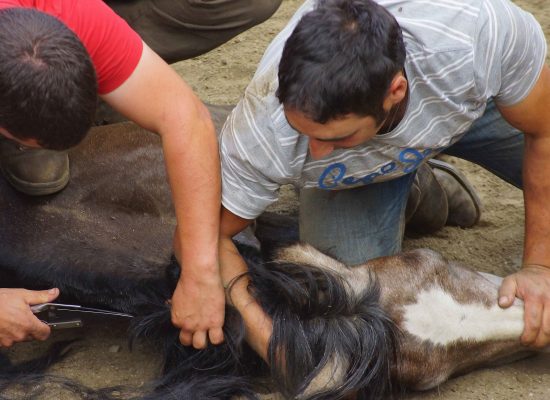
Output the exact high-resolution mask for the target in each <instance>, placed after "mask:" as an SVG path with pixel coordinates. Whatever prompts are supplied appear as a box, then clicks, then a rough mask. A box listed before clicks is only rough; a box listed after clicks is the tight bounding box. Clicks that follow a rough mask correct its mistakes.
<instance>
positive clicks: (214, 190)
mask: <svg viewBox="0 0 550 400" xmlns="http://www.w3.org/2000/svg"><path fill="white" fill-rule="evenodd" d="M201 111H202V113H205V112H206V115H203V116H201V118H194V126H187V127H185V129H186V132H181V133H180V134H177V133H175V134H174V133H172V134H163V135H162V137H163V148H164V154H165V158H166V165H167V170H168V177H169V181H170V187H171V188H172V196H173V201H174V207H175V213H176V219H177V222H178V236H177V237H176V240H177V243H176V247H178V246H179V250H180V254H179V256H180V257H181V259H180V261H181V262H182V264H183V265H185V266H193V265H202V266H208V265H211V266H212V265H215V264H217V252H218V237H219V212H220V186H221V185H220V163H219V157H218V146H217V140H216V137H215V132H214V128H213V126H212V124H211V122H210V120H209V117H208V114H207V110H206V109H205V108H204V109H203V110H199V111H198V112H199V113H200V112H201ZM214 272H215V273H218V271H217V270H216V271H212V270H210V271H205V270H201V271H200V273H214Z"/></svg>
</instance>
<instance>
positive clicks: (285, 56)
mask: <svg viewBox="0 0 550 400" xmlns="http://www.w3.org/2000/svg"><path fill="white" fill-rule="evenodd" d="M545 56H546V42H545V38H544V35H543V33H542V31H541V28H540V26H539V24H538V23H537V22H536V20H535V19H534V18H533V16H532V15H530V14H529V13H527V12H525V11H523V10H521V9H520V8H518V7H517V6H515V5H514V4H513V3H511V2H510V1H509V0H460V1H456V0H435V1H419V0H397V1H396V0H377V1H376V2H374V1H370V0H306V1H305V2H304V4H303V6H302V7H301V8H300V9H299V10H298V11H297V13H296V15H295V16H294V17H293V18H292V19H291V21H290V22H289V24H288V25H287V27H286V28H285V29H284V30H283V31H282V32H281V33H280V34H279V35H278V36H277V37H276V38H275V40H274V41H273V42H272V43H271V45H270V46H269V47H268V49H267V51H266V53H265V55H264V57H263V59H262V60H261V62H260V64H259V67H258V69H257V71H256V74H255V75H254V77H253V79H252V81H251V82H250V84H249V86H248V87H247V89H246V91H245V93H244V96H243V98H242V99H241V101H240V102H239V104H238V105H237V107H236V108H235V110H234V111H233V113H232V114H231V115H230V117H229V119H228V120H227V122H226V124H225V126H224V129H223V131H222V133H221V137H220V154H221V159H222V187H223V193H222V203H223V211H222V225H221V230H222V250H221V254H220V259H221V262H222V274H223V275H224V276H225V277H226V278H227V277H228V276H230V275H232V274H234V273H236V272H237V271H239V270H241V271H243V270H245V267H244V266H243V265H242V264H239V259H238V257H236V256H235V252H234V249H233V248H232V244H231V243H230V241H229V238H230V237H231V236H232V235H233V234H234V233H236V232H238V231H240V230H242V229H243V228H244V227H246V226H247V225H248V224H249V223H250V222H251V221H252V220H253V219H254V218H256V217H257V216H258V215H259V214H260V213H261V212H262V211H263V210H265V208H266V207H267V206H269V205H270V204H272V203H273V202H275V201H276V200H277V194H278V189H279V187H280V186H281V185H283V184H293V185H295V186H297V187H299V188H300V235H301V239H302V240H305V241H307V242H309V243H311V244H313V245H314V246H316V247H318V248H319V249H321V250H324V251H328V252H330V253H331V255H335V256H336V257H338V258H339V259H340V260H342V261H344V262H346V263H349V264H355V263H359V262H363V261H365V260H366V259H369V258H373V257H377V256H383V255H388V254H392V253H396V252H399V251H400V250H401V243H402V238H403V230H404V214H405V206H406V202H407V198H408V194H409V190H410V188H411V183H412V181H413V177H414V173H415V171H417V170H418V168H419V167H421V166H423V165H425V163H426V162H427V161H428V160H429V159H431V158H432V157H434V156H436V155H437V154H439V153H446V154H450V155H453V156H457V157H461V158H464V159H467V160H470V161H472V162H475V163H477V164H479V165H481V166H483V167H485V168H486V169H488V170H490V171H492V172H493V173H495V174H496V175H498V176H499V177H501V178H503V179H505V180H506V181H507V182H509V183H511V184H513V185H515V186H517V187H519V188H522V189H523V190H524V194H525V209H526V231H525V232H526V233H525V250H524V265H523V268H522V269H521V270H520V271H519V272H517V273H515V274H513V275H511V276H509V277H507V278H506V279H505V280H504V282H503V285H502V287H501V289H500V293H499V296H500V298H499V303H500V305H501V306H502V307H507V306H509V305H511V303H512V302H513V299H514V298H515V296H517V297H520V298H522V299H523V300H524V301H525V307H526V313H525V315H526V318H525V330H524V333H523V336H522V341H523V342H524V343H525V344H529V345H533V346H545V345H547V344H548V343H550V224H549V223H548V222H549V220H550V205H549V203H548V201H547V200H546V199H548V198H550V184H549V183H548V178H547V177H548V176H550V114H549V113H548V107H550V70H549V69H548V67H547V66H546V65H545V64H544V60H545ZM244 284H245V283H244V282H243V283H241V285H243V286H242V287H241V288H239V287H237V288H235V290H234V291H233V293H232V297H231V298H232V300H233V301H234V302H235V303H236V304H237V305H239V304H249V303H251V299H250V298H249V297H248V295H247V293H246V292H245V290H242V289H243V288H244ZM245 312H246V313H247V314H246V316H248V317H250V318H251V320H256V321H257V322H258V327H256V328H255V329H253V331H252V332H250V333H249V334H250V336H251V341H252V342H253V346H255V348H256V349H257V350H258V351H259V352H260V354H265V348H264V347H263V346H264V344H265V340H266V338H268V337H269V333H270V326H269V323H266V322H265V321H268V320H267V319H266V318H265V316H262V312H261V310H260V309H259V308H258V307H250V306H249V307H248V308H247V309H246V310H245ZM262 321H264V322H262Z"/></svg>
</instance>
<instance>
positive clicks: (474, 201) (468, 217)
mask: <svg viewBox="0 0 550 400" xmlns="http://www.w3.org/2000/svg"><path fill="white" fill-rule="evenodd" d="M428 165H429V166H430V167H431V168H432V171H433V173H434V175H435V177H436V179H437V181H438V182H439V183H440V184H441V186H442V187H443V189H445V193H446V194H447V202H448V203H449V215H448V217H447V225H454V226H460V227H462V228H469V227H472V226H474V225H475V224H477V223H478V222H479V218H480V217H481V200H480V199H479V197H478V195H477V193H476V191H475V189H474V188H473V186H472V185H471V184H470V182H468V179H466V177H465V176H464V174H462V172H460V171H459V170H458V168H456V167H454V166H453V165H451V164H448V163H446V162H443V161H441V160H435V159H432V160H429V161H428Z"/></svg>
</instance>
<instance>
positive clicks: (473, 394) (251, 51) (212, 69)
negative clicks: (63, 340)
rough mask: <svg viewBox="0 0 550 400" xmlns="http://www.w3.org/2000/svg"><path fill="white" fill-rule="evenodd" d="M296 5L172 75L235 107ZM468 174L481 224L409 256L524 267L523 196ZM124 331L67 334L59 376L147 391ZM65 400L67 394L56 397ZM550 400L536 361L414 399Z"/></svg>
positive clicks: (547, 10)
mask: <svg viewBox="0 0 550 400" xmlns="http://www.w3.org/2000/svg"><path fill="white" fill-rule="evenodd" d="M517 3H518V4H520V5H521V6H523V7H524V8H526V9H527V10H529V11H531V12H532V13H533V14H534V15H535V16H536V17H537V18H538V20H539V21H540V22H541V24H542V25H543V27H544V29H545V33H546V35H547V38H548V39H549V41H550V7H549V6H548V0H517ZM300 4H301V2H300V1H298V0H284V1H283V4H282V6H281V8H280V9H279V11H278V12H277V13H276V14H275V15H274V16H273V17H272V18H271V19H270V20H269V21H267V22H266V23H264V24H262V25H261V26H258V27H256V28H254V29H252V30H250V31H248V32H245V33H244V34H242V35H240V36H239V37H237V38H235V39H234V40H232V41H231V42H229V43H227V44H225V45H224V46H222V47H220V48H218V49H216V50H214V51H212V52H211V53H209V54H208V55H205V56H203V57H199V58H197V59H193V60H188V61H184V62H181V63H178V64H175V65H174V67H175V68H176V69H177V70H178V71H179V72H180V73H181V75H182V76H183V77H184V78H185V79H186V80H187V81H188V82H189V83H190V84H191V85H192V86H193V88H194V89H195V90H196V91H197V93H199V94H200V96H201V97H202V98H203V99H204V100H205V101H208V102H211V103H218V104H233V103H235V102H236V101H237V100H238V98H239V96H240V94H241V93H242V91H243V89H244V87H245V86H246V84H247V82H248V80H249V79H250V77H251V76H252V74H253V73H254V70H255V66H256V63H257V62H258V61H259V59H260V57H261V55H262V53H263V51H264V49H265V47H266V46H267V44H268V43H269V41H270V40H271V38H272V37H273V36H274V35H275V34H276V33H277V32H278V31H279V29H280V28H282V27H283V26H284V24H285V22H286V21H287V20H288V18H289V17H290V16H291V15H292V13H293V11H294V10H295V9H296V8H297V7H298V6H299V5H300ZM452 162H456V163H458V164H459V165H460V167H461V168H462V169H463V171H465V172H466V173H467V175H468V176H469V178H470V179H471V181H472V183H473V184H474V186H475V187H476V188H477V190H478V191H479V194H480V197H481V199H482V201H483V204H484V211H483V216H482V219H481V222H480V223H479V225H478V226H476V227H475V228H472V229H460V228H454V227H447V228H445V229H443V230H441V231H440V232H438V233H437V234H435V235H433V236H430V237H425V238H407V239H406V241H405V248H407V249H411V248H418V247H429V248H432V249H435V250H437V251H439V252H441V253H443V254H444V255H446V256H447V257H448V258H451V259H455V260H459V261H462V262H464V263H466V264H469V265H471V266H472V267H474V268H476V269H478V270H482V271H486V272H491V273H495V274H497V275H506V274H508V273H510V272H512V271H514V270H516V269H517V268H518V266H519V265H520V263H521V253H522V237H523V208H522V205H523V199H522V193H521V191H519V190H517V189H515V188H513V187H512V186H510V185H507V184H505V183H503V182H501V181H500V180H499V179H497V178H495V177H493V176H491V175H489V174H488V173H486V172H484V171H483V170H481V169H480V168H478V167H476V166H474V165H471V164H468V163H466V162H463V161H460V160H452ZM294 206H295V202H294V199H293V198H292V194H291V191H288V194H287V196H285V201H284V202H283V203H282V204H280V205H279V207H281V208H282V209H284V210H288V209H289V208H292V207H294ZM125 329H126V326H125V325H124V324H123V323H119V324H109V325H106V324H100V323H97V324H93V325H90V326H88V328H87V330H86V332H64V333H61V334H60V333H57V334H55V338H56V339H57V338H60V337H67V336H69V337H71V336H80V337H82V339H83V340H82V342H81V345H80V347H81V351H79V352H76V353H75V354H74V355H71V356H70V357H69V358H68V359H67V360H66V361H64V362H63V363H61V364H60V365H58V366H57V367H56V368H55V372H56V373H59V374H62V375H65V376H68V377H71V378H76V379H78V380H81V381H82V382H83V383H85V384H87V385H91V386H94V387H102V386H110V385H116V384H130V385H141V384H143V383H144V382H146V381H147V380H149V379H151V378H152V377H154V376H155V374H156V372H157V371H158V362H159V360H158V357H157V356H156V355H155V354H154V352H153V351H152V350H151V349H150V348H148V347H147V346H143V345H138V346H137V347H136V348H134V349H133V351H130V350H129V349H128V346H127V345H126V339H125ZM36 347H37V345H34V344H24V345H19V346H17V347H16V348H15V349H14V350H12V352H13V353H15V354H29V352H30V353H31V354H32V353H33V352H34V349H35V348H36ZM51 398H52V399H53V398H56V399H59V398H65V397H64V396H63V395H61V394H56V395H53V396H52V397H51ZM436 398H437V399H445V400H455V399H461V400H464V399H469V400H478V399H492V400H508V399H533V400H546V399H550V356H549V355H544V356H537V357H534V358H530V359H527V360H524V361H520V362H516V363H513V364H509V365H506V366H502V367H498V368H491V369H485V370H481V371H475V372H472V373H470V374H468V375H465V376H462V377H459V378H455V379H452V380H451V381H449V382H448V383H445V384H444V385H442V386H441V387H440V388H438V389H437V390H433V391H430V392H427V393H422V394H412V395H411V396H410V399H415V400H420V399H436Z"/></svg>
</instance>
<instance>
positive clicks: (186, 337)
mask: <svg viewBox="0 0 550 400" xmlns="http://www.w3.org/2000/svg"><path fill="white" fill-rule="evenodd" d="M224 315H225V297H224V290H223V286H222V283H221V279H220V277H219V274H204V275H203V276H201V277H195V276H192V274H187V275H186V274H185V269H184V271H182V276H181V277H180V279H179V281H178V284H177V286H176V290H175V291H174V295H173V297H172V323H173V324H174V325H175V326H177V327H178V328H181V332H180V342H181V343H182V344H183V345H185V346H189V345H193V347H194V348H196V349H204V348H205V347H206V345H207V344H208V340H209V341H210V343H212V344H220V343H221V342H223V330H222V327H223V322H224Z"/></svg>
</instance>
